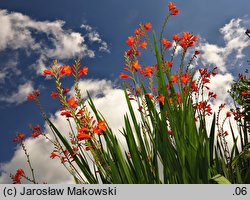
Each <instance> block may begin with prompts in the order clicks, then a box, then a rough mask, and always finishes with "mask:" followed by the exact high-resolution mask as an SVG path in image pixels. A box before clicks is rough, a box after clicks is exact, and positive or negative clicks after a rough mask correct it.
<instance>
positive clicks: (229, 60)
mask: <svg viewBox="0 0 250 200" xmlns="http://www.w3.org/2000/svg"><path fill="white" fill-rule="evenodd" d="M244 23H245V21H244V20H243V19H239V18H238V19H232V20H230V22H229V23H227V24H226V25H224V26H223V27H222V28H220V30H219V31H220V33H221V35H222V36H223V40H224V42H225V46H219V45H217V44H210V43H209V42H207V41H203V42H201V44H200V46H199V48H200V49H201V50H202V51H203V54H202V55H201V58H202V62H203V64H205V65H206V64H212V65H214V66H218V69H219V70H220V71H221V72H226V71H228V70H229V69H230V67H232V65H234V64H236V62H237V61H239V60H240V59H242V58H244V57H245V55H244V53H243V50H245V49H246V48H247V47H248V46H249V44H250V41H249V38H248V37H246V35H245V31H246V27H245V26H244Z"/></svg>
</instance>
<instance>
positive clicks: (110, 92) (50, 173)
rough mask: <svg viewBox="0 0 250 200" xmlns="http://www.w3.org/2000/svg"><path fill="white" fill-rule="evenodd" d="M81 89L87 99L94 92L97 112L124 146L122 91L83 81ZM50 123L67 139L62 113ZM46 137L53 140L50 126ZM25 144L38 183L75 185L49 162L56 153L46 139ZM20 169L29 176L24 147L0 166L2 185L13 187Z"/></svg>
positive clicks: (104, 82) (57, 164) (58, 166)
mask: <svg viewBox="0 0 250 200" xmlns="http://www.w3.org/2000/svg"><path fill="white" fill-rule="evenodd" d="M79 87H80V89H81V91H82V92H83V93H82V95H83V97H86V95H87V94H86V91H90V92H91V94H92V95H93V101H94V103H95V105H96V107H97V109H99V110H100V111H101V113H102V114H103V116H104V117H105V119H106V120H107V122H108V124H109V125H110V127H112V129H113V131H114V132H115V133H116V134H117V136H118V139H119V140H120V141H121V143H122V142H123V138H122V136H121V133H119V130H121V128H122V125H123V115H124V113H125V112H126V111H127V105H126V101H125V99H124V92H123V90H121V89H117V88H115V87H114V86H113V84H112V82H111V81H108V80H83V81H80V83H79ZM72 90H73V88H72ZM72 93H73V91H71V94H72ZM51 121H52V123H53V124H55V125H56V127H57V128H58V130H60V131H61V132H62V133H63V134H64V135H68V133H69V132H70V129H69V126H68V123H67V120H66V119H65V117H62V116H60V111H57V112H56V113H55V114H54V115H53V116H51ZM44 133H45V134H48V136H50V137H53V136H52V134H51V131H50V129H49V127H48V126H47V125H46V126H45V130H44ZM118 134H120V135H118ZM25 144H26V146H27V149H28V151H29V152H30V155H31V159H32V160H31V161H32V163H33V165H34V169H35V173H36V177H37V180H38V181H39V182H43V181H45V182H48V183H74V180H73V179H72V176H71V175H70V174H69V172H67V171H66V170H65V168H64V167H63V166H62V165H61V163H60V161H59V160H56V159H54V160H52V159H50V158H49V156H50V153H51V152H52V151H53V145H51V143H49V142H48V141H46V140H45V139H44V138H38V139H26V140H25ZM45 163H46V164H45ZM17 168H23V169H24V170H25V171H27V173H28V172H29V168H28V165H27V163H26V159H25V155H24V153H23V151H22V149H21V147H18V148H17V150H16V151H15V154H14V156H13V158H12V159H11V160H10V161H9V162H8V163H2V164H1V165H0V171H1V172H2V174H1V176H0V183H11V180H10V178H9V174H10V173H15V171H16V169H17Z"/></svg>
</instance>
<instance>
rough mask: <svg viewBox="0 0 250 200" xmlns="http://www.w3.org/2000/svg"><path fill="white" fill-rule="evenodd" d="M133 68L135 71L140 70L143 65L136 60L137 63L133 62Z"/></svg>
mask: <svg viewBox="0 0 250 200" xmlns="http://www.w3.org/2000/svg"><path fill="white" fill-rule="evenodd" d="M132 67H133V70H138V69H140V68H141V65H140V64H139V62H138V60H136V61H132Z"/></svg>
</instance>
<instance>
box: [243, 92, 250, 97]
mask: <svg viewBox="0 0 250 200" xmlns="http://www.w3.org/2000/svg"><path fill="white" fill-rule="evenodd" d="M248 94H249V93H248V92H247V91H242V92H241V95H242V96H243V97H245V96H247V95H248Z"/></svg>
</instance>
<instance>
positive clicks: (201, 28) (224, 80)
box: [0, 0, 250, 166]
mask: <svg viewBox="0 0 250 200" xmlns="http://www.w3.org/2000/svg"><path fill="white" fill-rule="evenodd" d="M168 3H169V1H166V0H154V1H153V0H126V1H119V0H105V1H97V0H74V1H67V0H60V1H58V0H53V1H48V0H43V1H41V0H37V1H19V0H8V1H3V0H2V1H0V23H1V30H0V112H1V115H0V135H1V140H0V152H1V154H0V163H8V162H9V161H10V160H12V159H13V156H14V155H15V154H16V153H17V151H16V144H14V143H13V142H12V139H13V137H14V136H15V133H16V131H19V132H22V133H25V134H27V135H29V134H30V130H29V128H28V126H29V124H41V125H42V126H43V124H44V123H43V120H42V119H41V116H40V113H39V112H38V110H37V108H36V107H35V105H34V104H33V103H31V102H27V101H25V98H24V97H25V95H24V94H26V93H25V92H27V93H28V92H29V91H31V90H32V89H39V90H40V91H41V93H42V95H41V101H42V103H43V106H44V108H45V110H46V111H48V112H49V113H50V114H51V115H54V113H55V112H56V111H57V110H58V109H59V105H58V102H55V101H53V100H52V99H51V98H50V96H49V94H50V92H51V90H53V81H51V80H45V78H44V76H42V75H41V74H40V73H41V71H42V69H44V67H48V66H50V64H51V63H52V61H53V59H55V58H57V59H59V61H61V62H65V63H68V64H70V63H72V62H73V60H74V59H75V58H76V57H81V58H82V64H83V65H87V66H88V67H89V74H88V76H87V77H86V79H87V80H95V79H98V80H99V81H101V80H103V81H104V80H105V81H104V82H85V83H88V84H89V86H88V87H90V85H91V84H93V85H100V87H104V86H103V84H104V85H105V88H106V90H105V91H108V92H110V93H111V90H112V87H113V85H115V84H116V85H119V78H118V77H119V72H121V71H122V68H123V53H124V51H125V50H126V49H127V46H126V43H125V41H126V39H127V37H128V36H129V35H131V34H133V32H134V29H135V28H136V27H137V25H138V24H139V23H140V22H151V23H152V25H153V29H155V30H156V32H157V31H158V30H160V27H161V25H162V23H163V19H164V17H165V13H167V11H168V7H167V5H168ZM174 3H175V4H176V5H177V7H178V8H179V9H180V10H181V14H180V15H178V16H176V17H173V18H172V19H171V20H170V22H169V25H168V27H167V31H166V37H170V36H171V35H172V34H174V33H181V32H182V31H190V32H194V34H196V35H199V36H200V46H199V47H200V50H201V51H203V56H201V60H200V64H201V65H202V64H204V65H208V66H209V65H211V66H213V65H216V64H220V65H221V66H218V67H219V69H220V73H221V82H220V83H221V84H219V83H217V85H215V86H214V88H215V89H217V90H218V91H219V92H221V91H220V90H219V89H218V88H220V87H222V86H227V87H228V84H229V82H232V80H233V77H236V76H237V74H238V73H239V72H243V70H244V69H245V67H246V66H247V64H246V60H247V59H249V52H250V49H249V47H247V46H248V45H249V43H248V41H247V40H246V38H244V37H245V36H244V32H243V30H245V29H244V28H246V27H250V11H249V8H250V1H247V0H237V1H235V0H220V1H215V0H210V1H205V0H189V1H181V0H176V1H174ZM226 25H227V26H226ZM157 33H159V31H158V32H157ZM230 41H234V42H230ZM227 52H230V53H229V54H227ZM145 60H146V61H148V62H153V60H152V57H149V58H146V59H145ZM220 67H221V68H220ZM109 81H111V82H109ZM215 82H216V81H215ZM70 83H72V82H66V84H68V85H69V84H70ZM93 87H94V86H93ZM90 88H91V87H90ZM95 90H98V88H95ZM110 93H108V94H110ZM222 94H224V93H223V92H222ZM222 100H225V99H223V98H221V101H222ZM100 104H101V103H100ZM0 166H1V165H0Z"/></svg>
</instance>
